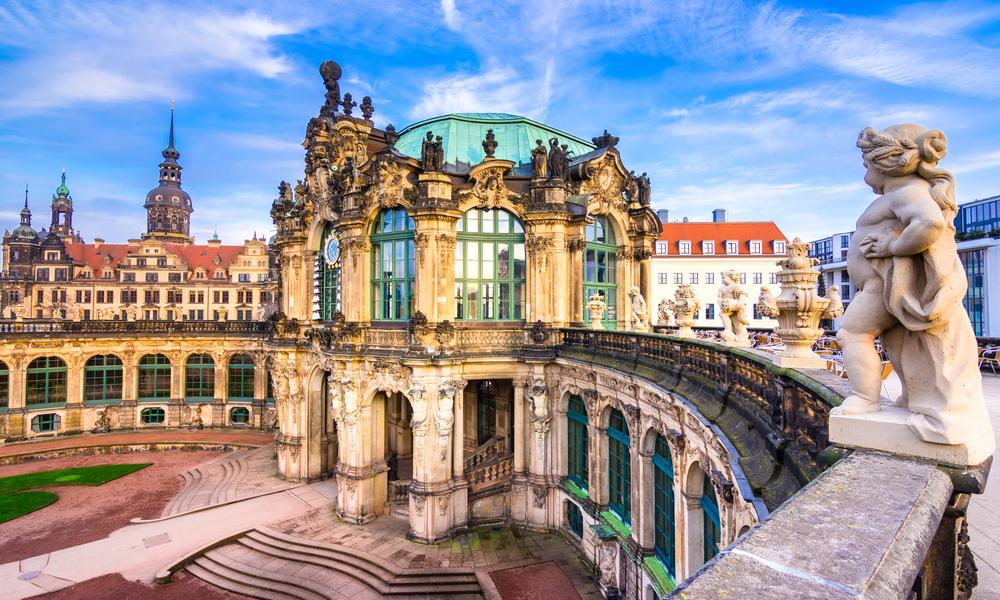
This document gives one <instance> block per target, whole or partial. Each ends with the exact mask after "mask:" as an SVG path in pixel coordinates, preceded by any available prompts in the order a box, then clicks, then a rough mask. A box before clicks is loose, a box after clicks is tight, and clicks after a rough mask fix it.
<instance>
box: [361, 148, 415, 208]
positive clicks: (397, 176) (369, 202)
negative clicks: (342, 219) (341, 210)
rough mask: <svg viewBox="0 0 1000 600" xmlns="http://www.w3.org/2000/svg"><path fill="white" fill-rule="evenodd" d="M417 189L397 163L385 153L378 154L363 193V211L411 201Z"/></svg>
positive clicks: (392, 206)
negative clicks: (369, 180)
mask: <svg viewBox="0 0 1000 600" xmlns="http://www.w3.org/2000/svg"><path fill="white" fill-rule="evenodd" d="M416 195H417V190H416V188H415V187H413V186H412V185H410V183H409V181H407V179H406V173H405V172H404V171H403V168H402V167H401V166H400V164H399V163H397V162H396V161H394V160H392V159H391V158H389V157H388V156H386V155H384V154H383V155H379V156H378V160H376V162H375V165H374V166H373V167H372V182H371V185H370V186H368V189H367V190H366V191H365V195H364V208H365V211H368V212H370V211H373V210H375V209H381V208H395V207H397V206H399V205H400V204H401V203H402V202H404V201H405V202H408V203H411V204H412V203H413V201H414V200H415V199H416Z"/></svg>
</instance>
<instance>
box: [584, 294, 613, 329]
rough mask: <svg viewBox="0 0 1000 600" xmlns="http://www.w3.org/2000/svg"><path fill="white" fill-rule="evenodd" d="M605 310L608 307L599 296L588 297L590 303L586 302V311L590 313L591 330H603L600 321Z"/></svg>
mask: <svg viewBox="0 0 1000 600" xmlns="http://www.w3.org/2000/svg"><path fill="white" fill-rule="evenodd" d="M607 308H608V305H607V303H606V302H604V299H603V298H602V297H601V295H600V294H592V295H591V296H590V302H587V310H588V311H589V312H590V328H591V329H604V324H603V323H601V319H602V318H603V317H604V311H605V310H606V309H607Z"/></svg>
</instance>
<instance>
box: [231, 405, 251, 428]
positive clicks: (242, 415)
mask: <svg viewBox="0 0 1000 600" xmlns="http://www.w3.org/2000/svg"><path fill="white" fill-rule="evenodd" d="M229 422H230V423H232V424H233V425H246V424H247V423H249V422H250V409H248V408H246V407H245V406H237V407H236V408H234V409H232V410H230V411H229Z"/></svg>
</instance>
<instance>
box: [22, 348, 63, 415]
mask: <svg viewBox="0 0 1000 600" xmlns="http://www.w3.org/2000/svg"><path fill="white" fill-rule="evenodd" d="M25 382H26V383H25V396H24V398H25V404H27V405H28V406H32V405H38V404H59V403H63V402H66V363H65V362H63V360H62V359H61V358H58V357H55V356H42V357H40V358H36V359H35V360H33V361H31V363H30V364H29V365H28V370H27V372H26V373H25Z"/></svg>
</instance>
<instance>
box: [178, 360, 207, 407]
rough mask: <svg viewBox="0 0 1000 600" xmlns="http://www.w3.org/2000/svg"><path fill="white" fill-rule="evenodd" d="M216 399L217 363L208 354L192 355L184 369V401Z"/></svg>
mask: <svg viewBox="0 0 1000 600" xmlns="http://www.w3.org/2000/svg"><path fill="white" fill-rule="evenodd" d="M214 398H215V361H214V360H212V357H211V356H209V355H207V354H192V355H191V356H189V357H188V359H187V364H186V365H185V368H184V399H185V400H187V401H188V402H203V401H211V400H213V399H214Z"/></svg>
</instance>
